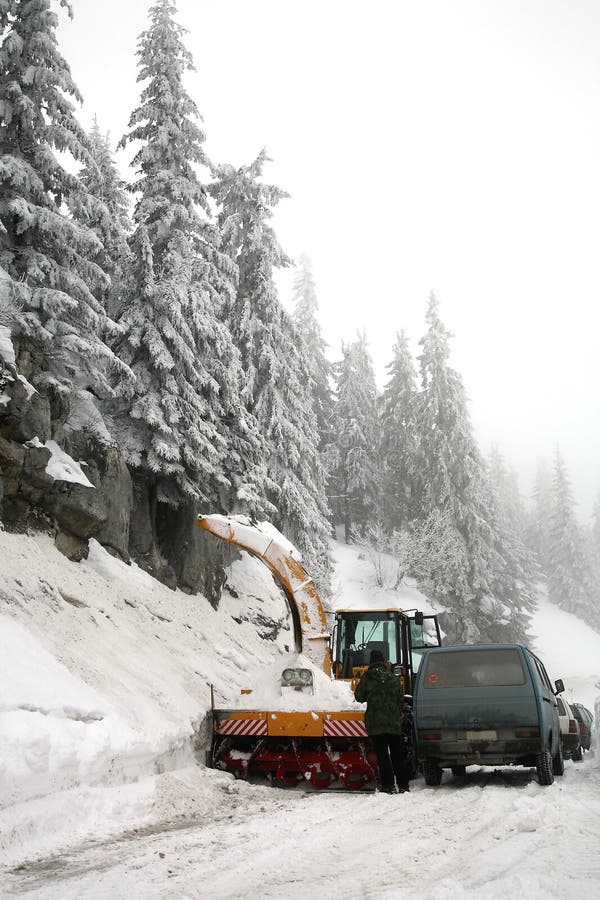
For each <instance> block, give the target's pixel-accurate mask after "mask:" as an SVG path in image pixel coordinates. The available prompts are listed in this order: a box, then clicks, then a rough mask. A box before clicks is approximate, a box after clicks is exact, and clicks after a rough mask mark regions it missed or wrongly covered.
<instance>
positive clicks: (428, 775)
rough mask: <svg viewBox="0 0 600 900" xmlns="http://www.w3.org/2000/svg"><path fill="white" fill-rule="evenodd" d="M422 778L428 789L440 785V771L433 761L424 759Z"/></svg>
mask: <svg viewBox="0 0 600 900" xmlns="http://www.w3.org/2000/svg"><path fill="white" fill-rule="evenodd" d="M423 776H424V778H425V784H428V785H429V786H430V787H437V786H438V784H441V783H442V770H441V769H440V767H439V766H438V764H437V763H436V761H435V759H426V760H425V762H424V763H423Z"/></svg>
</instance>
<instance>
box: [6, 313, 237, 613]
mask: <svg viewBox="0 0 600 900" xmlns="http://www.w3.org/2000/svg"><path fill="white" fill-rule="evenodd" d="M44 370H45V364H44V358H43V355H42V354H40V353H39V352H38V351H35V350H34V349H33V348H31V347H29V346H27V345H26V344H24V343H21V344H18V345H15V344H13V341H12V339H11V334H10V329H9V327H8V325H3V324H2V320H1V319H0V523H1V525H3V526H4V528H5V529H7V530H10V531H16V532H27V531H30V530H38V531H39V530H43V531H46V532H48V533H51V534H53V535H54V539H55V543H56V546H57V547H58V549H59V550H60V551H61V552H62V553H64V554H65V556H67V557H68V558H69V559H72V560H81V559H84V558H86V557H87V554H88V542H89V540H90V538H95V539H96V540H97V541H99V543H101V544H102V545H103V546H104V547H106V549H107V550H108V551H109V552H110V553H112V554H113V555H114V556H117V557H119V558H120V559H122V560H124V561H125V562H129V561H130V559H132V558H133V559H134V560H135V561H136V562H137V563H138V564H139V565H140V566H141V567H142V568H144V569H145V570H146V571H148V572H150V574H152V575H153V576H154V577H156V578H158V579H159V580H160V581H162V582H163V583H165V584H167V585H169V586H170V587H173V588H174V587H177V586H179V587H181V588H182V589H183V590H184V591H187V592H189V593H195V592H197V591H202V592H203V593H204V594H205V595H206V596H207V597H208V598H209V600H210V601H211V603H212V604H213V605H215V606H216V605H217V604H218V601H219V598H220V595H221V589H222V586H223V584H224V581H225V572H224V566H225V565H227V564H229V563H230V562H231V561H232V559H233V558H234V556H235V551H232V550H230V549H229V548H226V547H223V546H222V545H221V544H220V543H219V542H217V541H214V539H211V538H210V537H209V536H207V535H206V534H204V533H203V532H201V531H200V530H199V529H198V528H196V527H195V525H194V519H195V516H196V514H197V513H198V512H199V511H200V510H195V509H193V508H191V507H183V508H182V507H181V506H171V505H168V504H165V503H160V502H157V500H156V486H155V485H152V484H151V483H149V482H148V480H147V479H146V478H145V477H144V475H143V473H139V472H130V470H129V469H128V467H127V465H126V463H125V460H124V459H123V456H122V454H121V452H120V450H119V448H118V447H117V446H116V445H115V444H114V443H113V442H111V441H110V438H109V436H108V433H107V434H106V437H102V434H101V430H98V429H95V430H94V431H92V430H91V429H90V428H89V426H86V425H82V424H81V423H82V421H85V417H82V416H73V415H72V413H73V410H72V404H71V401H70V399H69V397H68V396H67V395H66V394H65V393H64V392H61V390H60V386H59V385H56V384H54V383H53V382H52V381H51V380H48V379H45V378H44V377H43V373H44ZM80 393H81V394H82V395H85V392H80ZM90 401H91V398H90ZM78 402H80V403H81V402H85V396H80V397H79V398H78ZM90 408H93V404H92V403H91V402H90ZM75 422H78V423H79V424H74V423H75ZM61 453H62V455H61ZM65 455H66V456H65ZM57 456H58V458H59V463H60V464H58V465H57V464H56V463H57ZM69 460H70V461H69ZM76 470H78V471H79V472H81V473H82V476H81V477H79V475H78V474H77V471H76Z"/></svg>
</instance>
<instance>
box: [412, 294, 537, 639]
mask: <svg viewBox="0 0 600 900" xmlns="http://www.w3.org/2000/svg"><path fill="white" fill-rule="evenodd" d="M426 319H427V325H428V329H427V332H426V334H425V336H424V337H423V338H422V340H421V342H420V343H421V346H422V348H423V350H422V354H421V356H420V366H421V378H422V389H421V392H420V394H419V398H418V405H417V418H418V429H419V450H418V471H419V481H420V489H419V499H420V503H421V510H420V516H419V518H420V520H421V522H422V523H426V522H427V521H428V520H430V519H431V520H432V521H433V520H435V521H436V522H439V521H440V516H442V521H443V522H444V523H445V527H446V528H450V529H451V530H452V531H453V534H454V536H453V537H452V539H451V540H450V538H449V537H448V535H446V536H445V540H446V542H448V541H450V545H456V546H457V547H461V548H462V551H461V552H462V555H463V558H464V566H463V569H464V571H463V572H462V573H461V574H460V577H457V575H458V573H457V572H456V570H455V568H454V566H453V564H452V560H449V568H448V571H447V573H446V574H445V573H444V567H443V566H441V567H440V569H439V571H438V573H437V595H438V599H439V600H441V602H443V603H444V604H445V605H446V606H447V607H449V608H450V609H452V611H453V613H454V615H455V617H456V618H457V619H458V625H459V628H458V631H457V633H456V635H455V637H456V638H457V639H459V640H464V639H477V637H478V636H479V637H480V638H483V639H487V640H494V639H496V640H502V639H505V640H523V639H524V638H525V634H526V628H527V621H528V616H527V611H528V610H529V609H531V608H532V605H533V585H532V580H531V579H532V572H531V569H530V567H529V565H528V562H529V561H528V558H527V555H526V554H525V551H524V548H523V547H522V545H521V544H520V542H519V541H518V539H517V537H516V536H515V535H514V533H513V532H512V531H511V530H510V529H509V528H508V527H507V526H506V525H505V523H503V522H502V520H501V516H500V514H499V510H498V509H497V505H496V503H495V499H494V495H493V491H492V488H491V484H490V482H489V478H488V475H487V472H486V468H485V465H484V462H483V459H482V457H481V454H480V452H479V448H478V446H477V443H476V441H475V438H474V435H473V430H472V426H471V423H470V420H469V415H468V411H467V401H466V396H465V391H464V387H463V384H462V380H461V378H460V376H459V374H458V373H457V372H456V371H455V370H454V369H453V368H452V367H451V366H450V365H449V355H450V346H449V339H450V333H449V332H448V330H447V329H446V327H445V326H444V324H443V323H442V321H441V318H440V315H439V304H438V301H437V299H436V297H435V295H434V294H433V293H432V294H431V296H430V299H429V304H428V309H427V316H426Z"/></svg>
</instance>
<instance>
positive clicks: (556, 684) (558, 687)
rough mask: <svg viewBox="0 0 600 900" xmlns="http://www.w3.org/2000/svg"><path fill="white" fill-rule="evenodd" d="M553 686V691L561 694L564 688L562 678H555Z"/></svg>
mask: <svg viewBox="0 0 600 900" xmlns="http://www.w3.org/2000/svg"><path fill="white" fill-rule="evenodd" d="M554 687H555V688H556V690H555V691H554V693H555V694H562V692H563V691H564V689H565V686H564V684H563V680H562V678H557V679H556V681H555V682H554Z"/></svg>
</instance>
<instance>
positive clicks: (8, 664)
mask: <svg viewBox="0 0 600 900" xmlns="http://www.w3.org/2000/svg"><path fill="white" fill-rule="evenodd" d="M0 555H1V557H2V560H3V566H2V577H1V581H0V588H1V593H0V613H1V614H2V615H0V666H1V668H0V735H1V737H0V742H1V743H0V759H1V760H2V762H1V765H0V809H1V808H2V807H4V808H7V807H9V806H11V805H14V804H19V803H24V802H25V801H29V800H31V799H32V798H34V797H40V796H43V795H45V794H50V793H53V792H55V791H61V790H65V789H71V788H75V787H77V786H78V785H80V784H82V783H87V784H92V785H93V784H106V785H110V784H119V783H127V782H128V781H130V780H131V779H132V778H140V777H145V776H149V775H152V774H153V773H154V772H155V771H156V769H157V767H158V769H159V770H166V769H169V768H174V767H175V766H177V767H179V766H181V765H182V764H183V763H186V764H189V763H190V762H191V761H192V760H193V758H194V742H195V740H196V735H197V733H198V731H199V730H200V729H201V726H202V721H203V719H204V717H205V715H206V712H207V710H208V709H209V707H210V684H214V686H215V689H216V690H217V692H218V693H219V695H220V696H223V697H224V698H226V702H231V701H232V700H233V698H235V697H238V696H239V695H240V688H241V687H242V686H246V685H247V683H248V681H249V680H250V681H251V682H252V681H253V678H254V676H253V673H256V672H257V671H259V670H260V669H261V667H263V666H264V665H265V662H266V663H267V664H268V663H269V661H270V660H274V659H276V658H281V656H282V655H283V654H284V653H285V648H286V646H288V644H287V643H286V642H289V641H290V631H289V626H288V625H287V622H286V621H285V603H284V601H283V599H282V596H281V594H280V592H279V590H278V589H277V588H276V586H275V584H274V582H273V579H272V577H271V576H270V575H269V573H268V571H267V570H266V568H265V567H263V566H262V565H261V564H260V563H258V562H257V561H255V560H252V559H250V558H249V557H247V558H246V559H245V560H243V561H241V562H238V563H236V564H235V566H234V567H233V568H234V571H232V572H231V573H230V579H229V585H228V587H229V592H227V591H226V592H225V593H224V597H223V601H222V603H221V606H220V608H219V610H214V609H213V608H212V607H211V606H210V604H209V603H208V602H207V601H206V599H205V598H204V597H202V596H190V595H188V594H184V593H182V592H181V591H171V590H170V589H169V588H166V587H165V586H164V585H161V584H159V583H158V582H156V581H155V580H154V579H152V578H151V577H150V576H149V575H147V574H146V573H144V572H142V571H141V570H140V569H139V568H138V567H137V566H134V565H133V566H127V565H125V563H123V562H121V561H119V560H116V559H114V558H113V557H112V556H110V555H109V554H108V553H107V552H106V551H105V550H104V549H103V548H102V547H101V546H100V545H99V544H97V543H96V542H95V541H92V542H91V543H90V555H89V559H88V561H87V562H85V563H80V564H78V563H72V562H70V561H69V560H67V559H66V558H65V557H64V556H62V555H61V554H60V553H58V551H57V550H56V549H55V547H54V545H53V543H52V541H51V540H50V538H48V537H46V536H44V535H38V536H36V537H25V536H20V535H11V534H6V533H0ZM263 570H264V571H263ZM246 581H248V582H249V583H250V584H251V586H252V589H253V590H254V591H255V593H256V596H249V595H248V594H246V593H245V582H246ZM263 598H265V600H264V601H263ZM275 609H277V610H278V612H279V614H280V616H281V618H282V623H281V624H283V625H284V629H283V632H282V635H281V636H280V638H278V639H277V640H275V641H273V640H270V639H268V638H267V637H264V636H263V637H261V636H260V634H259V632H258V631H257V627H256V626H255V624H254V623H253V622H252V621H250V620H251V619H252V618H256V619H257V621H259V622H263V623H264V622H265V621H268V620H269V613H270V612H272V611H274V610H275ZM242 616H245V617H246V621H243V620H242ZM237 620H240V621H237ZM219 649H220V652H219ZM1 830H2V829H1V823H0V833H1Z"/></svg>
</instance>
